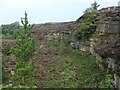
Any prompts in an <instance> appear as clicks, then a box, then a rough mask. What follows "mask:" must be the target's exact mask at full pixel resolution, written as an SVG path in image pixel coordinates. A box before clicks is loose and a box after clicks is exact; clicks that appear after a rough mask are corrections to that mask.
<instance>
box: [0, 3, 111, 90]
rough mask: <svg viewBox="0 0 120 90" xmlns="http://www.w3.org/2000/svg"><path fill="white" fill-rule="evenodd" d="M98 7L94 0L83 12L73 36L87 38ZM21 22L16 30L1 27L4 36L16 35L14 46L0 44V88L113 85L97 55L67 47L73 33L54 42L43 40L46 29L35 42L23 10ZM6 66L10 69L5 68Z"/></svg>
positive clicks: (92, 28) (23, 89) (94, 26)
mask: <svg viewBox="0 0 120 90" xmlns="http://www.w3.org/2000/svg"><path fill="white" fill-rule="evenodd" d="M98 6H99V5H97V3H96V2H95V3H93V4H92V7H93V8H89V9H87V10H86V11H85V14H84V16H83V17H84V19H82V20H81V21H80V28H79V30H78V31H77V32H76V35H75V36H76V38H77V39H88V38H89V37H90V36H91V35H92V33H94V31H95V29H96V23H95V18H96V10H97V8H98ZM21 23H22V25H23V26H21V27H15V30H16V29H18V30H17V33H16V31H15V30H13V31H10V32H9V30H8V31H7V30H6V29H5V28H6V27H7V26H2V27H4V28H3V30H4V32H3V34H4V35H7V33H9V34H11V35H16V38H15V41H16V45H15V47H14V48H12V46H11V45H9V44H8V45H5V46H4V47H3V48H4V50H3V73H2V74H3V85H0V89H2V88H5V89H8V90H9V88H12V89H13V88H20V89H21V88H22V90H26V89H31V90H32V89H35V88H38V87H39V88H41V87H42V88H87V87H88V88H97V87H98V88H111V87H113V86H112V84H111V82H112V76H111V75H108V74H107V73H106V72H105V71H104V70H102V69H100V68H99V67H98V65H97V63H96V61H98V62H100V60H101V59H100V58H99V57H96V56H94V55H92V54H90V53H86V52H81V51H79V50H76V49H75V48H72V47H71V46H70V41H71V36H72V35H73V34H72V35H71V36H70V35H61V36H59V37H58V38H61V37H62V38H63V41H62V40H59V39H58V41H57V40H45V39H44V36H45V35H46V34H45V33H46V32H41V33H42V34H41V35H44V36H41V37H42V38H43V40H41V41H37V43H35V39H34V38H33V35H32V29H33V25H30V24H29V22H28V18H27V13H26V12H25V17H24V18H21ZM47 24H50V23H47ZM47 24H46V25H47ZM17 25H18V24H17ZM15 26H16V25H15ZM7 28H8V27H7ZM68 28H70V27H68ZM5 30H6V31H5ZM14 31H15V33H16V34H15V33H14ZM10 39H11V38H10ZM36 39H37V40H38V37H37V38H36ZM11 48H12V49H11ZM36 48H37V51H36ZM35 52H36V53H35ZM34 55H35V58H34V57H33V56H34ZM32 57H33V58H32ZM11 62H12V63H11ZM7 65H8V66H7ZM10 65H11V66H10ZM11 67H12V69H11ZM6 68H7V69H11V70H8V71H7V70H6Z"/></svg>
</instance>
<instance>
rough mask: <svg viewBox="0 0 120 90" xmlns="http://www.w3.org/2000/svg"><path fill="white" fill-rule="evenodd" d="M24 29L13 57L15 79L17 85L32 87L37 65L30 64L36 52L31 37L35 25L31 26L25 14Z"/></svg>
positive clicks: (20, 33) (19, 35)
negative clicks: (14, 60)
mask: <svg viewBox="0 0 120 90" xmlns="http://www.w3.org/2000/svg"><path fill="white" fill-rule="evenodd" d="M21 22H22V24H23V27H22V28H21V29H20V30H19V33H18V35H17V37H16V43H17V45H18V48H14V49H13V51H12V52H13V55H14V56H15V57H16V62H17V63H16V67H15V74H14V75H13V79H14V80H15V82H14V84H15V85H25V86H31V85H33V84H32V82H31V81H32V75H33V71H34V68H35V65H34V64H33V63H32V62H30V59H31V57H32V55H33V54H34V52H35V41H34V39H33V38H32V36H31V32H32V28H33V25H30V24H29V22H28V18H27V13H26V12H25V18H21Z"/></svg>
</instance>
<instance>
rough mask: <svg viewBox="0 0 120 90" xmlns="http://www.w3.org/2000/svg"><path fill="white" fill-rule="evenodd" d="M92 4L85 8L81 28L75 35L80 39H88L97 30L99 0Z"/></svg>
mask: <svg viewBox="0 0 120 90" xmlns="http://www.w3.org/2000/svg"><path fill="white" fill-rule="evenodd" d="M91 6H92V7H90V8H88V9H86V10H85V13H84V15H83V17H84V18H83V19H82V20H81V21H80V27H79V30H78V31H77V32H76V34H75V37H76V39H78V40H80V39H88V38H89V37H90V36H91V35H92V33H94V31H95V30H96V13H97V11H96V10H97V8H98V7H99V5H97V2H96V1H95V2H94V3H93V4H91Z"/></svg>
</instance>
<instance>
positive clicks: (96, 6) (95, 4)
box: [91, 1, 100, 10]
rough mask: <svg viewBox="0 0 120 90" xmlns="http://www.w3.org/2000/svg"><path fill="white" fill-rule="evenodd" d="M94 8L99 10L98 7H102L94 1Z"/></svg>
mask: <svg viewBox="0 0 120 90" xmlns="http://www.w3.org/2000/svg"><path fill="white" fill-rule="evenodd" d="M91 6H92V8H93V9H95V10H97V9H98V7H99V6H100V4H98V3H97V2H96V1H94V3H92V4H91Z"/></svg>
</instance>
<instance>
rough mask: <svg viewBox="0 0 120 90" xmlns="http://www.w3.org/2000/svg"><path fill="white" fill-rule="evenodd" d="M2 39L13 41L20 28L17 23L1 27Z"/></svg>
mask: <svg viewBox="0 0 120 90" xmlns="http://www.w3.org/2000/svg"><path fill="white" fill-rule="evenodd" d="M1 28H2V38H3V39H15V37H16V32H17V30H18V29H19V28H20V24H19V22H14V23H11V24H6V25H1Z"/></svg>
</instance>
